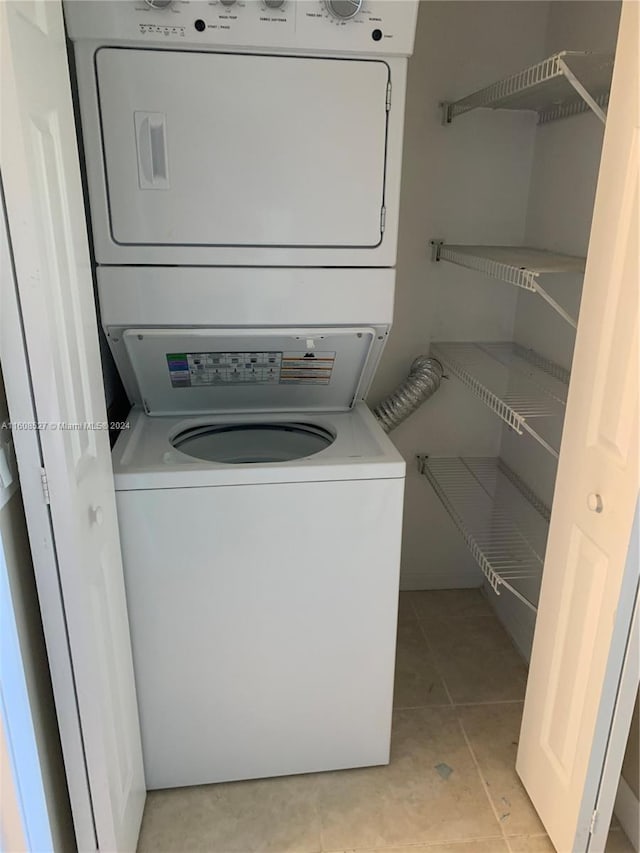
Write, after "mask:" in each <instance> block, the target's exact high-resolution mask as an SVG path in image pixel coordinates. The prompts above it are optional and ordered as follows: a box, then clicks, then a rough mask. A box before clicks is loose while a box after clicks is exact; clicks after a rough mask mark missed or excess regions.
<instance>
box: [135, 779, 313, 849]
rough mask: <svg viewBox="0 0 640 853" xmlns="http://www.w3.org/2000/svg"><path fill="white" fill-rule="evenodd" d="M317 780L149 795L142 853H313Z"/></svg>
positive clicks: (272, 781) (261, 781) (270, 781)
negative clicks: (197, 852) (255, 852)
mask: <svg viewBox="0 0 640 853" xmlns="http://www.w3.org/2000/svg"><path fill="white" fill-rule="evenodd" d="M317 790H318V788H317V776H288V777H283V778H278V779H259V780H256V781H249V782H231V783H225V784H220V785H206V786H200V787H193V788H176V789H173V790H167V791H152V792H150V793H149V794H148V796H147V805H146V808H145V813H144V818H143V822H142V832H141V834H140V842H139V845H138V851H140V853H147V851H148V853H187V851H201V852H202V853H204V851H206V853H254V851H265V852H266V851H270V853H316V851H319V850H320V849H321V839H320V820H319V814H318V810H317Z"/></svg>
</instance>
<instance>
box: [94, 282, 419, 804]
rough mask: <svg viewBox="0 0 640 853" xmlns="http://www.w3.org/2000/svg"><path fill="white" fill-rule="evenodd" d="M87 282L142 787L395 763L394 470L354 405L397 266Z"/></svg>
mask: <svg viewBox="0 0 640 853" xmlns="http://www.w3.org/2000/svg"><path fill="white" fill-rule="evenodd" d="M98 277H99V292H100V303H101V308H102V319H103V324H104V327H105V332H106V334H107V336H108V339H109V342H110V345H111V347H112V350H113V353H114V356H115V358H116V360H117V362H118V366H119V369H120V372H121V375H122V376H123V379H124V381H125V383H126V386H127V391H128V393H129V395H130V397H131V398H132V399H133V400H134V401H135V403H136V406H135V408H134V410H133V412H132V415H131V417H130V422H131V426H130V428H129V429H128V430H125V431H124V432H123V434H122V435H121V437H120V438H119V439H118V442H117V443H116V446H115V448H114V454H113V459H114V474H115V484H116V497H117V506H118V518H119V524H120V535H121V541H122V550H123V558H124V569H125V580H126V589H127V601H128V607H129V615H130V623H131V636H132V645H133V658H134V665H135V672H136V684H137V691H138V702H139V708H140V717H141V729H142V740H143V750H144V760H145V771H146V778H147V787H148V788H163V787H170V786H179V785H193V784H200V783H207V782H219V781H228V780H234V779H248V778H257V777H264V776H277V775H283V774H291V773H306V772H313V771H320V770H331V769H338V768H346V767H359V766H365V765H374V764H384V763H386V762H388V760H389V743H390V726H391V710H392V698H393V672H394V652H395V630H396V608H397V597H398V576H399V564H400V539H401V525H402V502H403V487H404V475H405V463H404V461H403V460H402V458H401V457H400V455H399V454H398V452H397V451H396V449H395V448H394V447H393V445H392V444H391V442H390V441H389V439H388V438H387V436H386V435H385V433H384V432H383V430H382V429H381V427H380V426H379V425H378V423H377V422H376V420H375V418H374V417H373V415H372V414H371V413H370V411H369V410H368V409H367V407H366V405H365V404H364V403H363V402H362V398H363V396H364V394H365V393H366V390H367V388H368V385H369V382H370V380H371V377H372V376H373V372H374V370H375V367H376V364H377V362H378V359H379V357H380V354H381V352H382V349H383V347H384V344H385V340H386V336H387V334H388V330H389V327H390V323H391V319H392V310H393V290H394V273H393V271H392V270H332V269H326V270H317V269H309V270H294V269H281V270H278V269H271V270H258V269H204V268H191V269H185V268H174V269H171V268H151V267H147V268H137V269H136V268H126V269H125V268H102V269H100V270H99V272H98ZM347 285H348V286H347ZM205 295H206V297H207V298H204V297H205Z"/></svg>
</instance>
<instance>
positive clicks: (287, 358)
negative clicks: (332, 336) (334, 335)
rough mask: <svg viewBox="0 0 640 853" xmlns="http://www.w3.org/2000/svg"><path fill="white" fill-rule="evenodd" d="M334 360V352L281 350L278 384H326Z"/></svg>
mask: <svg viewBox="0 0 640 853" xmlns="http://www.w3.org/2000/svg"><path fill="white" fill-rule="evenodd" d="M335 361H336V354H335V352H316V351H315V350H312V351H310V352H283V353H282V367H281V369H280V384H281V385H328V384H329V382H330V381H331V373H332V372H333V366H334V364H335Z"/></svg>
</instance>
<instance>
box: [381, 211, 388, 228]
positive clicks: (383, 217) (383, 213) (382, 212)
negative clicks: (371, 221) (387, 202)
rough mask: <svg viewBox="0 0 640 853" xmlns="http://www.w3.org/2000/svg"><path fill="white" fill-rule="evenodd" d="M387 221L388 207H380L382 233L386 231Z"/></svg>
mask: <svg viewBox="0 0 640 853" xmlns="http://www.w3.org/2000/svg"><path fill="white" fill-rule="evenodd" d="M386 221H387V208H386V207H382V208H380V233H382V232H383V231H384V224H385V222H386Z"/></svg>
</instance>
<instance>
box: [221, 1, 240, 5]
mask: <svg viewBox="0 0 640 853" xmlns="http://www.w3.org/2000/svg"><path fill="white" fill-rule="evenodd" d="M220 2H221V3H222V5H223V6H233V4H234V3H235V2H236V0H220Z"/></svg>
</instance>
